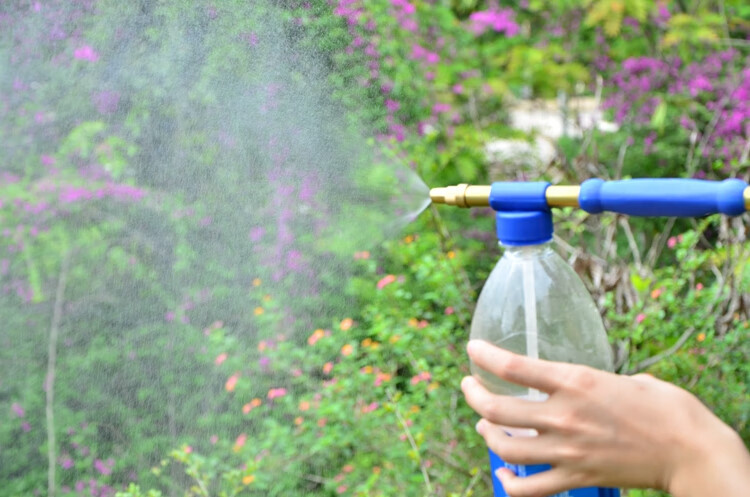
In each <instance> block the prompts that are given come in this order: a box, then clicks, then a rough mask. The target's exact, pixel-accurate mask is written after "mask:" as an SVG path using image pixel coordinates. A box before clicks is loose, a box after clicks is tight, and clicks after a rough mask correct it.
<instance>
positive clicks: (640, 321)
mask: <svg viewBox="0 0 750 497" xmlns="http://www.w3.org/2000/svg"><path fill="white" fill-rule="evenodd" d="M644 319H646V315H645V314H643V313H640V314H638V315H637V316H636V317H635V322H636V323H637V324H641V323H642V322H643V320H644Z"/></svg>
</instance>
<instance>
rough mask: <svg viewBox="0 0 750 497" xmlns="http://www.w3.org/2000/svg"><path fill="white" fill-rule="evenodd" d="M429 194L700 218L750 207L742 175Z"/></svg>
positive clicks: (465, 200) (458, 201)
mask: <svg viewBox="0 0 750 497" xmlns="http://www.w3.org/2000/svg"><path fill="white" fill-rule="evenodd" d="M430 198H431V199H432V201H433V202H434V203H436V204H447V205H455V206H458V207H492V208H493V209H495V210H496V211H499V212H500V211H540V210H546V209H549V208H551V207H580V208H581V209H583V210H585V211H586V212H588V213H591V214H599V213H600V212H604V211H609V212H617V213H620V214H627V215H631V216H648V217H654V216H668V217H698V216H705V215H708V214H717V213H720V214H726V215H729V216H737V215H740V214H743V213H744V212H746V211H750V186H748V183H747V182H745V181H742V180H739V179H726V180H723V181H707V180H698V179H681V178H659V179H630V180H619V181H603V180H600V179H590V180H586V181H584V182H583V183H582V184H581V185H580V186H556V185H551V184H549V183H544V182H533V183H524V182H497V183H493V184H492V185H491V186H475V185H466V184H462V185H456V186H447V187H443V188H433V189H432V190H430Z"/></svg>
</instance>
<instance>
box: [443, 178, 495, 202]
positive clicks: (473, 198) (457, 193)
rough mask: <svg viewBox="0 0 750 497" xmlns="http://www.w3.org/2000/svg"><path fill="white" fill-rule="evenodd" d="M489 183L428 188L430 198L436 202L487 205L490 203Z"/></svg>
mask: <svg viewBox="0 0 750 497" xmlns="http://www.w3.org/2000/svg"><path fill="white" fill-rule="evenodd" d="M491 188H492V187H491V186H489V185H482V186H477V185H467V184H466V183H462V184H460V185H456V186H445V187H443V188H433V189H432V190H430V199H431V200H432V201H433V203H436V204H446V205H455V206H456V207H488V206H489V205H490V189H491Z"/></svg>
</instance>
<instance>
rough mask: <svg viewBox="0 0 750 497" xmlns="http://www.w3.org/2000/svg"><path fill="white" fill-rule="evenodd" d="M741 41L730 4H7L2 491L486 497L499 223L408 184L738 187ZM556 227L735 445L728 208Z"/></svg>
mask: <svg viewBox="0 0 750 497" xmlns="http://www.w3.org/2000/svg"><path fill="white" fill-rule="evenodd" d="M749 54H750V5H747V3H746V2H744V1H742V0H722V1H695V0H679V1H666V0H665V1H654V0H564V1H557V0H527V1H518V2H507V1H501V2H498V1H488V2H484V1H476V0H451V1H443V0H434V1H429V0H414V1H410V0H337V1H321V0H310V1H302V0H249V1H247V0H245V1H240V0H215V1H201V2H189V1H186V0H154V1H148V0H133V1H129V2H118V1H114V0H38V1H36V0H5V1H3V2H2V4H0V496H14V497H15V496H28V495H49V496H84V495H86V496H94V497H96V496H100V497H109V496H114V495H115V494H116V493H117V492H122V494H121V495H123V496H124V497H137V496H141V495H149V496H157V495H164V496H185V495H189V496H203V497H208V496H214V495H217V496H233V495H258V496H304V495H311V496H312V495H314V496H335V495H345V496H394V495H398V496H441V497H442V496H446V497H448V496H451V497H453V496H456V497H468V496H471V495H490V493H491V483H490V479H489V473H488V464H487V454H486V448H485V446H484V443H483V440H482V439H481V438H480V437H479V436H478V435H476V433H475V432H474V424H475V422H476V419H477V418H476V415H475V414H474V413H473V412H472V411H471V410H470V409H469V408H468V406H467V405H466V404H465V402H464V401H463V398H462V395H461V394H460V390H459V387H458V384H459V381H460V379H461V378H462V377H463V376H464V375H465V374H467V373H468V362H467V359H466V356H465V353H464V350H463V347H464V345H465V343H466V340H467V338H468V326H469V323H470V320H471V314H472V311H473V305H474V302H475V301H476V298H477V296H478V292H479V290H480V289H481V286H482V284H483V281H484V280H485V278H486V277H487V275H488V274H489V271H490V270H491V269H492V267H493V266H494V264H495V261H496V260H497V259H498V258H499V255H500V250H499V249H498V248H497V244H496V239H495V235H494V217H493V216H492V213H491V211H489V210H481V209H474V210H471V211H466V210H458V209H452V208H447V207H441V208H437V207H435V206H428V205H427V204H428V195H427V186H426V185H430V186H442V185H447V184H457V183H475V184H483V183H489V182H491V181H497V180H547V181H552V182H554V183H560V184H578V183H580V182H582V181H584V180H585V179H588V178H591V177H599V178H604V179H622V178H629V177H695V178H707V179H723V178H728V177H739V178H742V179H745V180H748V179H750V167H749V166H750V160H749V156H750V58H749ZM420 212H421V214H420ZM555 216H556V217H555V220H556V236H555V239H556V242H557V243H556V249H557V250H558V251H559V252H560V253H561V254H562V255H563V257H564V258H566V259H567V260H568V261H569V262H570V264H571V265H572V266H573V267H574V268H575V270H576V271H577V272H578V274H579V275H580V276H581V277H582V278H583V279H584V281H585V282H586V284H587V286H588V288H589V290H590V291H591V293H592V295H593V296H594V298H595V299H596V302H597V304H598V306H599V309H600V311H601V314H602V316H603V318H604V321H605V324H606V326H607V329H608V333H609V337H610V341H611V344H612V347H613V350H614V352H615V357H616V367H617V369H618V371H619V372H621V373H627V374H632V373H636V372H643V371H647V372H649V373H651V374H653V375H655V376H658V377H660V378H662V379H665V380H668V381H672V382H674V383H676V384H678V385H680V386H682V387H684V388H687V389H689V390H690V391H691V392H693V393H695V394H696V395H698V396H699V397H700V398H701V400H703V401H704V402H705V403H706V404H707V405H708V406H709V407H711V409H713V410H714V411H715V412H716V413H717V414H718V415H719V416H720V417H721V418H722V419H723V420H724V421H725V422H727V423H728V424H729V425H731V426H732V427H733V428H735V429H736V430H738V431H739V432H740V434H741V436H742V437H743V438H744V440H745V442H746V443H748V442H750V394H749V393H748V385H750V340H749V339H748V338H749V335H750V328H749V326H750V325H748V315H749V314H750V264H748V260H750V242H748V240H747V227H748V215H747V214H745V215H744V216H741V217H738V218H734V219H729V218H725V217H720V216H710V217H706V218H704V219H695V220H692V219H691V220H675V219H635V218H633V219H630V218H628V217H626V216H617V215H612V214H609V215H601V216H589V215H588V214H586V213H585V212H583V211H573V210H569V209H562V210H558V211H556V212H555ZM626 495H629V496H630V497H642V496H648V497H655V496H658V495H662V494H660V493H658V492H654V491H638V490H631V491H629V493H628V494H626Z"/></svg>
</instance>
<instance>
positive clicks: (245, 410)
mask: <svg viewBox="0 0 750 497" xmlns="http://www.w3.org/2000/svg"><path fill="white" fill-rule="evenodd" d="M252 410H253V406H251V405H250V404H249V403H248V404H245V405H244V406H242V414H250V411H252Z"/></svg>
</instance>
